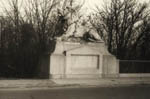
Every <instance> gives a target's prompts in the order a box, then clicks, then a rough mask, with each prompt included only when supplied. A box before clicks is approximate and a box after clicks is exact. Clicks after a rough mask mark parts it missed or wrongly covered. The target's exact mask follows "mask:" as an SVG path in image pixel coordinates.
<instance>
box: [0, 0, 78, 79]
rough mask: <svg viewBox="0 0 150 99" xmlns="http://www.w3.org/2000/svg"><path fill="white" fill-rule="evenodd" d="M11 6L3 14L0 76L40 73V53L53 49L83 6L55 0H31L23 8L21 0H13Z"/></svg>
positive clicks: (25, 76)
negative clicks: (72, 18) (72, 17)
mask: <svg viewBox="0 0 150 99" xmlns="http://www.w3.org/2000/svg"><path fill="white" fill-rule="evenodd" d="M65 3H66V2H65ZM71 3H73V0H70V2H69V3H68V4H69V5H72V4H71ZM9 6H10V8H9V9H7V8H5V9H4V11H3V13H4V15H1V17H0V77H5V78H7V77H8V78H33V77H36V75H37V66H38V63H39V59H40V57H41V56H42V55H43V54H45V53H47V54H48V53H49V54H51V53H52V52H53V50H54V48H55V43H56V41H55V38H56V37H59V36H61V35H63V34H64V33H65V32H66V30H67V29H68V27H69V22H68V20H69V18H70V16H69V15H70V14H71V15H73V14H75V13H76V12H75V11H74V10H76V11H78V10H79V9H80V7H79V6H78V7H77V6H76V7H73V6H68V7H65V6H63V5H60V2H56V1H55V0H27V1H26V5H25V7H24V8H23V10H22V9H21V8H20V7H21V6H22V5H21V4H20V3H19V2H18V0H9Z"/></svg>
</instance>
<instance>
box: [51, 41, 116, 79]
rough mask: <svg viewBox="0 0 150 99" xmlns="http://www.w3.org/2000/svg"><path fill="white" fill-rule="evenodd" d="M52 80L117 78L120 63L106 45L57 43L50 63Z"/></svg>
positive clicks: (101, 43)
mask: <svg viewBox="0 0 150 99" xmlns="http://www.w3.org/2000/svg"><path fill="white" fill-rule="evenodd" d="M49 66H50V68H49V69H50V70H49V75H50V78H101V77H117V76H118V62H117V60H116V58H115V57H114V56H112V55H111V54H109V53H108V51H107V49H106V47H105V44H104V43H103V42H100V43H86V44H80V43H70V42H57V43H56V48H55V51H54V53H53V54H52V55H51V56H50V61H49Z"/></svg>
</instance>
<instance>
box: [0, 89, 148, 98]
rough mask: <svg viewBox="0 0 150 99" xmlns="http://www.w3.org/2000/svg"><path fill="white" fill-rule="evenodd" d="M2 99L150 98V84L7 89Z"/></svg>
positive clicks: (1, 93)
mask: <svg viewBox="0 0 150 99" xmlns="http://www.w3.org/2000/svg"><path fill="white" fill-rule="evenodd" d="M0 99H150V86H130V87H129V86H128V87H99V88H65V89H62V88H61V89H44V90H42V89H41V90H39V89H38V90H9V91H8V90H5V91H0Z"/></svg>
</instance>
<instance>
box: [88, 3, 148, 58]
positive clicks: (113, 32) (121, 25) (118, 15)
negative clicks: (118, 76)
mask: <svg viewBox="0 0 150 99" xmlns="http://www.w3.org/2000/svg"><path fill="white" fill-rule="evenodd" d="M147 8H148V6H147V4H146V3H138V2H137V1H136V0H123V1H122V0H111V3H110V5H105V6H104V8H103V9H98V13H97V14H95V15H94V16H92V17H90V21H91V24H92V26H93V27H94V28H95V29H96V30H97V32H98V33H99V35H100V36H101V37H102V39H103V40H104V41H105V42H106V44H107V46H108V50H109V52H111V53H112V54H114V55H116V56H117V58H119V59H124V58H125V57H126V56H127V52H128V49H130V47H131V45H133V44H134V43H136V42H137V38H139V37H140V35H141V34H142V33H141V32H139V29H140V28H141V26H142V25H143V21H144V19H145V18H146V17H147V16H148V15H149V13H148V12H146V11H147Z"/></svg>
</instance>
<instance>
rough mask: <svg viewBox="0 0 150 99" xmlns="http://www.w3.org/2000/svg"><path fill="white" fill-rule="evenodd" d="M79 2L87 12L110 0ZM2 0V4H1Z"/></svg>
mask: <svg viewBox="0 0 150 99" xmlns="http://www.w3.org/2000/svg"><path fill="white" fill-rule="evenodd" d="M19 1H21V0H19ZM77 1H78V2H79V3H80V4H82V3H83V2H85V3H84V6H83V11H84V12H86V13H89V12H92V11H93V10H94V9H95V6H99V7H100V6H102V5H103V4H104V2H109V1H110V0H77ZM137 1H139V2H143V1H146V2H148V1H150V0H137ZM2 2H3V4H2ZM7 2H8V0H0V7H2V6H4V5H5V6H7V5H8V4H7ZM0 11H1V9H0Z"/></svg>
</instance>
